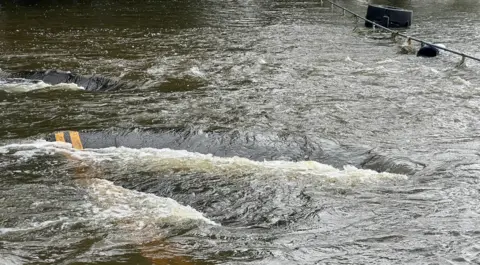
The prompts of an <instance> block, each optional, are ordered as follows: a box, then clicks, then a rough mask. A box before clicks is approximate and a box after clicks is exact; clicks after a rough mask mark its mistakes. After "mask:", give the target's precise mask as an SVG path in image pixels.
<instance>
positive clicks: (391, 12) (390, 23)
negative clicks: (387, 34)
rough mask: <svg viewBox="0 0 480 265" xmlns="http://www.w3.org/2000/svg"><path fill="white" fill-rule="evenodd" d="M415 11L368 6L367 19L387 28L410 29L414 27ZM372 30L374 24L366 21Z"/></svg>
mask: <svg viewBox="0 0 480 265" xmlns="http://www.w3.org/2000/svg"><path fill="white" fill-rule="evenodd" d="M412 16H413V11H412V10H407V9H402V8H398V7H392V6H383V5H372V4H370V5H368V8H367V15H366V17H365V18H366V19H368V20H371V21H373V22H375V23H378V24H380V25H382V26H384V27H387V28H408V27H410V25H412ZM365 26H366V27H369V28H371V27H372V26H373V24H372V23H370V22H368V21H365Z"/></svg>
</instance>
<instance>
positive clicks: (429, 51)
mask: <svg viewBox="0 0 480 265" xmlns="http://www.w3.org/2000/svg"><path fill="white" fill-rule="evenodd" d="M439 54H440V49H438V48H437V47H434V46H432V45H423V46H422V47H421V48H420V49H419V50H418V52H417V56H420V57H435V56H437V55H439Z"/></svg>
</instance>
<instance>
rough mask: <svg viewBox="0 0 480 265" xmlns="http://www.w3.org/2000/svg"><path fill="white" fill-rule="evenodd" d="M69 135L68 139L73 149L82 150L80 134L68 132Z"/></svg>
mask: <svg viewBox="0 0 480 265" xmlns="http://www.w3.org/2000/svg"><path fill="white" fill-rule="evenodd" d="M69 133H70V139H71V141H72V146H73V148H75V149H78V150H82V149H83V145H82V140H80V134H79V133H78V132H75V131H69Z"/></svg>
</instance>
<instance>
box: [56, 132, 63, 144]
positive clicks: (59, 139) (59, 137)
mask: <svg viewBox="0 0 480 265" xmlns="http://www.w3.org/2000/svg"><path fill="white" fill-rule="evenodd" d="M55 141H57V142H64V143H65V135H64V134H63V132H56V133H55Z"/></svg>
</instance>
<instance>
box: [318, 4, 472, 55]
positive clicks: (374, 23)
mask: <svg viewBox="0 0 480 265" xmlns="http://www.w3.org/2000/svg"><path fill="white" fill-rule="evenodd" d="M324 1H326V2H328V3H330V4H331V5H332V10H333V8H334V7H338V8H340V9H342V10H343V15H345V13H349V14H351V15H353V16H354V17H355V18H356V19H358V18H359V19H361V20H364V21H366V22H368V23H372V25H373V28H374V29H375V28H380V29H382V30H385V31H388V32H390V33H391V34H392V38H395V37H396V36H402V37H404V38H407V40H414V41H416V42H419V43H420V44H424V45H430V46H432V47H435V48H437V49H440V50H444V51H447V52H450V53H453V54H456V55H460V56H462V60H461V61H460V64H463V63H465V58H469V59H472V60H475V61H478V62H480V58H477V57H474V56H471V55H468V54H465V53H463V52H459V51H455V50H452V49H448V48H446V47H442V46H438V45H435V44H433V43H430V42H427V41H424V40H422V39H419V38H416V37H411V36H408V35H406V34H403V33H401V32H399V31H397V30H392V29H389V28H387V27H384V26H382V25H380V24H378V23H376V22H374V21H371V20H369V19H366V18H364V17H363V16H360V15H358V14H357V13H355V12H353V11H350V10H348V9H347V8H345V7H343V6H341V5H339V4H337V3H334V2H332V1H330V0H320V3H322V4H323V2H324Z"/></svg>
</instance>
